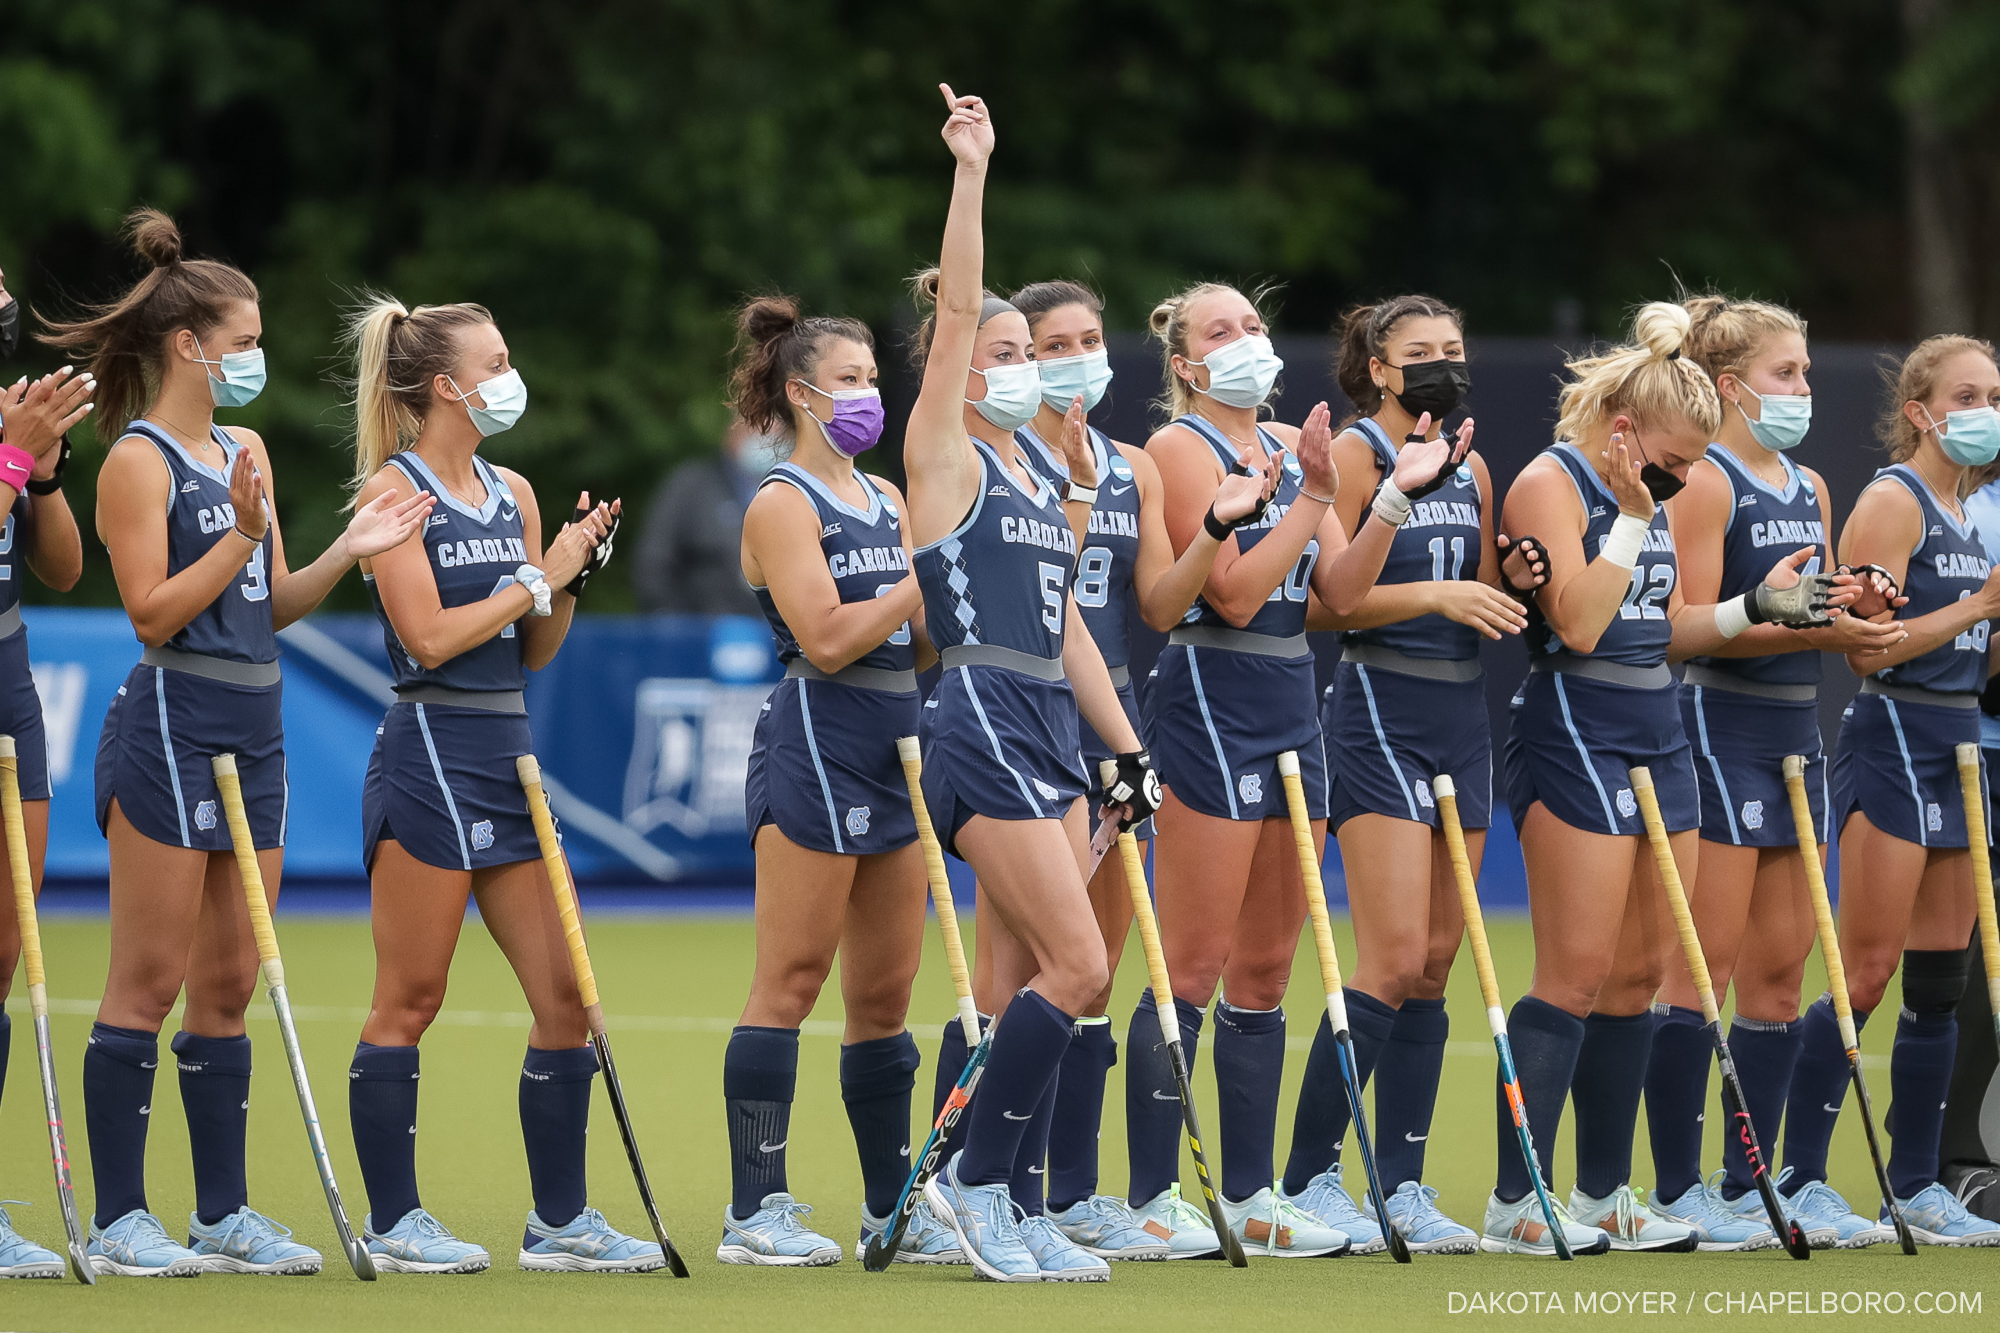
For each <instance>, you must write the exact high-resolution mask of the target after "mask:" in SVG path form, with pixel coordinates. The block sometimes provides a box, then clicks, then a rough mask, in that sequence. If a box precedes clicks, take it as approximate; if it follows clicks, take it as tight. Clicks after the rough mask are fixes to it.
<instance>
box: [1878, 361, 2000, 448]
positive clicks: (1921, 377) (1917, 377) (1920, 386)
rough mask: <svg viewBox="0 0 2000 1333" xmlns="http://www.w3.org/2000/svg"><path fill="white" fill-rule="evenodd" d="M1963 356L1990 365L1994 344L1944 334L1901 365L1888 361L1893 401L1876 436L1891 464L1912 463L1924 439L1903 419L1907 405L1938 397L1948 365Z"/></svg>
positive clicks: (1885, 367) (1888, 385)
mask: <svg viewBox="0 0 2000 1333" xmlns="http://www.w3.org/2000/svg"><path fill="white" fill-rule="evenodd" d="M1960 352H1977V353H1979V354H1980V355H1981V356H1983V357H1985V358H1986V359H1987V360H1988V361H1992V360H1994V355H1993V344H1992V343H1990V342H1987V341H1986V340H1985V339H1984V338H1967V337H1965V336H1963V335H1961V334H1956V333H1941V334H1938V335H1936V336H1935V337H1931V338H1926V339H1924V340H1923V341H1922V342H1920V343H1918V344H1917V345H1916V346H1915V347H1913V348H1911V349H1910V354H1909V355H1908V356H1906V357H1904V358H1903V360H1902V363H1901V364H1900V365H1898V364H1897V363H1896V362H1895V361H1893V360H1885V361H1884V363H1883V366H1882V371H1883V373H1882V380H1883V384H1884V386H1885V387H1886V388H1887V389H1888V390H1889V401H1888V402H1886V403H1884V404H1883V405H1882V415H1881V417H1880V418H1878V419H1877V420H1876V422H1875V436H1876V438H1877V439H1879V440H1881V441H1882V444H1883V446H1884V447H1886V448H1887V449H1888V451H1889V461H1890V462H1892V463H1905V462H1908V461H1909V459H1910V456H1911V455H1913V454H1915V453H1916V452H1917V446H1918V445H1919V444H1921V443H1923V439H1924V432H1923V431H1921V430H1919V429H1917V427H1916V426H1915V425H1914V424H1913V423H1912V422H1911V421H1910V419H1909V418H1908V417H1907V416H1905V415H1903V404H1904V403H1921V402H1923V401H1925V400H1926V399H1928V398H1929V397H1930V396H1931V395H1932V394H1934V393H1936V392H1937V386H1938V376H1939V374H1940V373H1941V372H1942V371H1943V370H1944V363H1945V362H1947V361H1949V360H1951V359H1952V358H1953V357H1955V356H1957V355H1958V354H1959V353H1960Z"/></svg>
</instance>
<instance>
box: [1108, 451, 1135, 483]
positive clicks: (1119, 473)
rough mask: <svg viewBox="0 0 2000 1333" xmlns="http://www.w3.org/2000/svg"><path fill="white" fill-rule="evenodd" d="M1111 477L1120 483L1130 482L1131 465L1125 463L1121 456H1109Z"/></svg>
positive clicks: (1123, 457)
mask: <svg viewBox="0 0 2000 1333" xmlns="http://www.w3.org/2000/svg"><path fill="white" fill-rule="evenodd" d="M1111 475H1112V476H1114V477H1116V478H1118V480H1120V481H1130V480H1132V465H1131V464H1130V463H1128V462H1126V461H1125V456H1124V455H1123V454H1113V455H1111Z"/></svg>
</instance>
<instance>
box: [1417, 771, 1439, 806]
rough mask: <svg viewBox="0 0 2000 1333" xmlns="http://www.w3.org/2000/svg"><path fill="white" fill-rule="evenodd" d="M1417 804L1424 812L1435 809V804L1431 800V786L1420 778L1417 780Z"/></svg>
mask: <svg viewBox="0 0 2000 1333" xmlns="http://www.w3.org/2000/svg"><path fill="white" fill-rule="evenodd" d="M1417 804H1418V805H1421V806H1422V807H1423V808H1424V809H1426V810H1435V809H1437V803H1436V802H1435V801H1433V800H1432V799H1431V784H1430V783H1428V782H1425V781H1424V780H1423V779H1422V778H1418V779H1417Z"/></svg>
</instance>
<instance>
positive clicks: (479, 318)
mask: <svg viewBox="0 0 2000 1333" xmlns="http://www.w3.org/2000/svg"><path fill="white" fill-rule="evenodd" d="M492 322H493V315H492V312H490V311H489V310H487V308H486V307H485V306H483V305H474V304H473V303H471V302H470V301H461V302H459V303H458V304H456V305H420V306H418V307H417V308H416V309H415V310H406V309H404V308H403V303H402V302H401V301H398V300H397V299H396V298H395V297H393V296H385V295H382V294H381V293H379V292H364V293H362V297H361V303H360V304H359V305H358V306H357V307H356V308H355V309H354V311H353V312H352V313H351V314H350V315H349V316H348V320H347V330H346V334H345V336H344V338H343V339H342V342H343V344H344V345H345V346H346V347H347V348H348V349H349V351H350V352H351V353H352V355H353V357H354V380H353V383H352V385H351V386H350V387H352V389H353V391H354V477H353V480H352V486H353V488H354V490H355V491H356V492H357V493H358V492H359V491H360V490H361V488H362V487H363V486H366V485H367V484H368V482H369V479H370V478H372V477H373V476H374V475H375V474H376V473H377V472H380V471H381V470H382V465H383V464H385V463H387V462H388V461H389V459H390V457H391V456H392V455H394V454H398V453H401V452H402V451H403V450H405V449H407V448H409V447H410V446H411V445H412V444H415V443H416V441H417V435H418V433H419V432H420V431H422V430H423V426H424V414H425V413H426V412H428V411H429V410H430V405H431V380H432V378H433V377H435V376H438V375H448V374H450V373H451V372H452V370H453V369H454V368H455V367H456V366H457V364H458V350H459V334H460V331H461V330H463V329H466V328H469V327H472V326H473V325H477V324H491V323H492Z"/></svg>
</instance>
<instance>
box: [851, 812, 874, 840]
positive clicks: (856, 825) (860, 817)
mask: <svg viewBox="0 0 2000 1333" xmlns="http://www.w3.org/2000/svg"><path fill="white" fill-rule="evenodd" d="M868 816H869V809H868V807H867V806H865V805H857V806H855V807H854V808H853V809H851V810H849V811H848V812H847V821H846V822H847V836H848V837H850V838H858V837H860V836H862V835H863V834H865V833H866V832H868Z"/></svg>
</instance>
